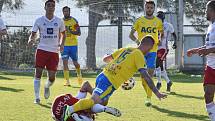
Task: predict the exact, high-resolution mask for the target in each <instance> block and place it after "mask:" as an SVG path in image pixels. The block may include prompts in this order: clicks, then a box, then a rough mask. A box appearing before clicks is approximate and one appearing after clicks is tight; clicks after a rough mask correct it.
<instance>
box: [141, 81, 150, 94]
mask: <svg viewBox="0 0 215 121" xmlns="http://www.w3.org/2000/svg"><path fill="white" fill-rule="evenodd" d="M141 79H142V85H143V87H144V90H145V91H146V95H147V98H151V97H152V90H151V89H150V88H149V86H148V84H147V83H146V81H145V79H144V78H141Z"/></svg>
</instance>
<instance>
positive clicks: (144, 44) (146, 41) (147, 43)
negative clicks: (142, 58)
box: [138, 35, 155, 54]
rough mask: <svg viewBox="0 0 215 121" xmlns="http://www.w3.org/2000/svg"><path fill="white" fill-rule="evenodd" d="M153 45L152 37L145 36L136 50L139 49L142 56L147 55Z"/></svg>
mask: <svg viewBox="0 0 215 121" xmlns="http://www.w3.org/2000/svg"><path fill="white" fill-rule="evenodd" d="M154 43H155V41H154V39H153V37H152V36H151V35H146V36H145V37H144V38H143V39H142V41H141V43H140V45H139V47H138V48H139V49H140V50H141V51H142V52H143V53H144V54H146V53H148V52H149V51H150V50H151V49H152V47H153V45H154Z"/></svg>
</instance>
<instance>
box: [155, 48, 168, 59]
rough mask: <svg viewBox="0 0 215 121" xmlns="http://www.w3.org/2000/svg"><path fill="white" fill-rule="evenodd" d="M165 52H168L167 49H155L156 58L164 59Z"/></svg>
mask: <svg viewBox="0 0 215 121" xmlns="http://www.w3.org/2000/svg"><path fill="white" fill-rule="evenodd" d="M167 54H168V50H166V49H160V50H158V51H157V58H158V59H160V60H165V59H166V56H167Z"/></svg>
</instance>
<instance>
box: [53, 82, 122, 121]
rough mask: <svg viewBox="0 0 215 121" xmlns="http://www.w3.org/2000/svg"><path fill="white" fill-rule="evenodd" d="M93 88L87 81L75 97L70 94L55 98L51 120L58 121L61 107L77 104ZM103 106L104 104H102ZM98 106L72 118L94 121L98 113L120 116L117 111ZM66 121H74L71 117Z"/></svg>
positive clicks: (78, 113) (61, 112) (61, 113)
mask: <svg viewBox="0 0 215 121" xmlns="http://www.w3.org/2000/svg"><path fill="white" fill-rule="evenodd" d="M92 92H93V88H92V86H91V85H90V83H89V82H88V81H85V82H84V83H83V85H82V86H81V88H80V91H79V92H78V94H77V96H76V97H73V96H72V95H71V94H62V95H59V96H57V97H56V98H55V100H54V101H53V103H52V108H51V110H52V118H53V119H54V120H55V121H60V120H61V118H62V115H63V107H64V105H70V106H72V105H74V104H75V103H76V102H78V101H79V100H80V99H83V98H86V96H87V93H90V94H92ZM103 105H105V104H103ZM103 105H100V104H96V105H94V106H93V107H92V108H91V109H87V110H82V111H79V112H77V113H75V114H73V117H78V118H80V119H82V120H83V121H93V120H94V114H95V113H100V112H106V113H109V114H112V115H116V114H118V115H120V114H119V111H118V110H117V109H115V108H112V107H107V106H103ZM67 121H74V119H73V118H72V117H70V118H68V119H67Z"/></svg>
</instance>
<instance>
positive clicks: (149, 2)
mask: <svg viewBox="0 0 215 121" xmlns="http://www.w3.org/2000/svg"><path fill="white" fill-rule="evenodd" d="M146 4H152V5H154V7H155V2H154V1H153V0H146V1H145V5H146Z"/></svg>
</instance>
